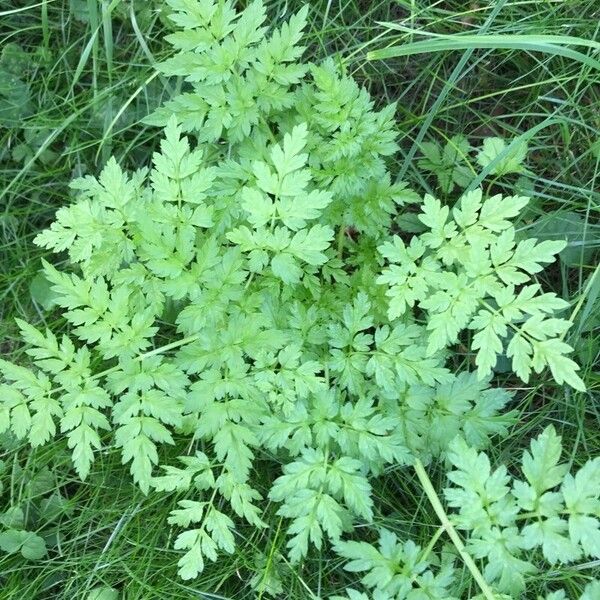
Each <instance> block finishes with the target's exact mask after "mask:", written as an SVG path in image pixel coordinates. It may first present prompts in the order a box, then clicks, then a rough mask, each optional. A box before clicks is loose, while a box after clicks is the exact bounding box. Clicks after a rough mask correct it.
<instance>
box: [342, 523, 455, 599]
mask: <svg viewBox="0 0 600 600" xmlns="http://www.w3.org/2000/svg"><path fill="white" fill-rule="evenodd" d="M335 551H336V552H337V553H338V554H339V555H340V556H342V557H343V558H345V559H347V560H348V561H349V562H347V563H346V564H345V565H344V569H346V570H347V571H352V572H359V573H366V574H365V575H363V577H362V579H361V583H362V584H363V585H364V586H365V587H366V588H369V589H373V590H374V594H373V598H374V599H378V600H379V599H381V600H383V598H390V599H392V598H393V599H394V600H405V599H408V600H419V599H421V598H423V599H424V598H431V599H432V600H433V599H437V600H456V597H455V596H453V595H452V593H451V592H450V589H451V586H452V584H453V582H454V579H455V576H456V575H455V567H454V561H453V559H452V558H450V557H449V555H446V556H444V557H442V558H441V559H440V557H438V556H436V555H434V554H431V553H428V552H426V551H424V549H423V548H421V547H420V546H418V545H416V544H415V543H414V542H412V541H410V540H408V541H406V542H403V543H401V542H399V541H398V539H397V536H396V535H395V534H394V533H392V532H390V531H387V530H385V529H382V530H381V531H380V536H379V543H378V546H377V547H375V546H373V545H371V544H368V543H367V542H347V541H344V542H340V543H338V544H337V545H336V546H335ZM353 595H354V597H356V598H361V595H359V594H358V592H355V591H354V592H352V593H351V595H350V596H349V597H350V598H351V599H352V598H353Z"/></svg>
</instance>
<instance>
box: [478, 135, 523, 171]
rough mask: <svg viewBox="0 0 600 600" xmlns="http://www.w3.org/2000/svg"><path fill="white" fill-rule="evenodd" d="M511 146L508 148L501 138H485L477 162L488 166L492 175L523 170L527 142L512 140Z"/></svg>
mask: <svg viewBox="0 0 600 600" xmlns="http://www.w3.org/2000/svg"><path fill="white" fill-rule="evenodd" d="M511 146H512V147H511V148H510V149H509V147H508V146H507V145H506V142H505V141H504V140H503V139H502V138H496V137H493V138H487V139H485V140H484V141H483V148H482V149H481V150H480V152H479V154H478V155H477V162H478V163H479V164H480V165H481V166H482V167H489V168H490V173H493V174H494V175H508V174H509V173H522V172H523V171H524V170H525V168H524V167H523V161H524V160H525V157H526V156H527V142H524V141H522V140H519V141H514V142H512V143H511Z"/></svg>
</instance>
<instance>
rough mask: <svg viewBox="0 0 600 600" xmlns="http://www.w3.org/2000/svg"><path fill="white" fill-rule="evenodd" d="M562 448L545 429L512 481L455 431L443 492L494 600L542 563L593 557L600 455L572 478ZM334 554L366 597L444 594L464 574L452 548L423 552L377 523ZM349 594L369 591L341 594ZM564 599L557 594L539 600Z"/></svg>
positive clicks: (598, 525)
mask: <svg viewBox="0 0 600 600" xmlns="http://www.w3.org/2000/svg"><path fill="white" fill-rule="evenodd" d="M561 453H562V445H561V439H560V437H559V436H558V435H557V434H556V432H555V430H554V428H553V427H552V426H549V427H547V428H546V429H545V430H544V431H543V432H542V433H541V434H540V435H539V436H538V437H537V438H536V439H534V440H532V441H531V446H530V449H529V450H526V451H525V452H524V453H523V460H522V466H521V472H522V475H523V478H522V479H521V478H517V477H514V478H513V477H511V476H510V475H509V473H508V469H507V468H506V466H504V465H501V466H499V467H497V468H495V469H494V468H492V465H491V463H490V460H489V458H488V456H487V455H486V454H485V453H483V452H477V451H476V450H475V449H473V448H472V447H470V446H469V445H468V444H467V443H466V442H465V441H464V439H463V438H461V437H456V438H455V439H454V440H452V441H451V442H450V444H449V447H448V453H447V457H448V459H449V461H450V463H451V465H452V467H453V470H451V471H450V472H449V473H448V479H449V480H450V483H451V484H452V485H451V487H448V488H447V489H446V490H445V491H444V494H445V497H446V501H447V503H448V506H449V507H450V508H455V509H456V512H454V513H453V512H450V513H449V517H450V520H451V521H452V522H453V524H454V526H455V527H457V528H458V529H459V530H461V531H463V532H465V535H466V549H467V551H468V552H469V553H470V554H471V556H473V557H474V558H476V559H481V560H482V561H483V564H484V568H483V573H484V575H485V578H486V580H487V582H488V583H489V584H490V585H491V587H492V590H493V592H494V593H495V594H496V595H497V597H498V598H506V599H508V600H510V599H512V598H520V597H522V594H523V593H524V592H525V590H526V580H527V579H526V578H527V576H528V575H531V574H535V573H537V572H538V571H539V570H540V569H542V568H546V569H547V568H548V566H549V565H554V566H556V565H557V564H568V563H573V562H576V561H578V560H580V559H592V560H594V559H598V558H600V458H595V459H593V460H589V461H588V462H587V463H585V464H584V465H583V466H582V467H581V468H579V469H578V470H576V472H575V474H573V475H572V474H571V473H569V472H568V465H566V464H564V463H561V461H560V457H561ZM334 550H335V551H336V553H337V554H338V555H339V556H341V557H342V558H344V559H345V560H346V561H347V562H346V563H345V564H344V569H346V570H347V571H351V572H359V573H361V574H362V578H361V583H362V585H363V586H365V588H368V589H370V590H373V596H372V597H373V598H382V599H383V598H390V599H392V598H393V599H394V600H401V599H404V598H407V599H409V600H412V599H414V600H417V599H418V600H420V599H421V598H430V599H438V600H450V599H451V598H454V597H455V595H453V594H457V592H456V590H457V589H459V588H458V587H457V585H458V583H459V581H460V579H461V577H463V576H464V575H462V573H461V569H460V565H459V564H456V563H455V560H454V558H451V557H453V556H454V554H453V553H452V551H448V549H446V551H444V552H442V555H441V556H440V557H438V556H436V555H435V554H434V553H433V552H432V549H431V548H427V549H423V548H421V547H419V546H418V545H416V544H415V543H414V542H412V541H411V540H407V541H403V542H400V541H399V540H398V538H397V536H396V534H394V533H392V532H390V531H387V530H385V529H383V530H381V531H380V539H379V543H378V545H373V544H370V543H367V542H356V541H340V542H338V543H337V544H336V545H335V546H334ZM542 565H545V567H543V566H542ZM597 589H598V582H592V583H590V584H589V585H588V587H587V588H586V591H585V593H584V595H583V596H582V597H581V600H584V599H585V600H587V599H588V597H589V598H594V597H595V596H594V595H593V594H594V593H596V592H597ZM589 594H592V595H591V596H590V595H589ZM348 597H349V598H350V599H354V598H363V597H370V596H366V595H361V593H360V592H358V591H355V590H350V591H349V594H348ZM458 597H462V596H458ZM484 597H485V596H484V595H481V596H480V595H478V596H477V597H476V598H477V599H478V600H480V599H481V598H484ZM566 598H567V597H566V596H565V595H564V593H563V592H560V591H559V592H554V593H551V594H550V595H548V597H547V600H561V599H566ZM472 600H475V597H473V598H472Z"/></svg>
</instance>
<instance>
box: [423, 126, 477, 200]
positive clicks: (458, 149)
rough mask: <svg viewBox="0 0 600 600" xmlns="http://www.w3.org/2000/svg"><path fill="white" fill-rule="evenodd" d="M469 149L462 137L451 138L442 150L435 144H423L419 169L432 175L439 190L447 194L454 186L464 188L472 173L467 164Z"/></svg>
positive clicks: (466, 141)
mask: <svg viewBox="0 0 600 600" xmlns="http://www.w3.org/2000/svg"><path fill="white" fill-rule="evenodd" d="M470 149H471V147H470V145H469V141H468V140H467V139H466V138H465V137H464V136H462V135H455V136H453V137H451V138H450V139H449V140H448V141H447V142H446V145H445V146H444V148H443V149H441V148H440V147H439V146H438V145H437V144H436V143H435V142H423V143H422V144H421V152H422V154H423V158H422V159H421V160H420V161H419V167H421V169H423V170H424V171H429V172H431V173H434V174H435V176H436V179H437V182H438V186H439V188H440V190H441V191H442V192H443V193H444V194H449V193H450V192H452V190H453V189H454V187H455V186H456V185H458V186H459V187H462V188H464V187H466V186H467V185H469V183H470V182H471V179H472V173H471V170H470V169H469V167H468V164H467V158H468V155H469V151H470Z"/></svg>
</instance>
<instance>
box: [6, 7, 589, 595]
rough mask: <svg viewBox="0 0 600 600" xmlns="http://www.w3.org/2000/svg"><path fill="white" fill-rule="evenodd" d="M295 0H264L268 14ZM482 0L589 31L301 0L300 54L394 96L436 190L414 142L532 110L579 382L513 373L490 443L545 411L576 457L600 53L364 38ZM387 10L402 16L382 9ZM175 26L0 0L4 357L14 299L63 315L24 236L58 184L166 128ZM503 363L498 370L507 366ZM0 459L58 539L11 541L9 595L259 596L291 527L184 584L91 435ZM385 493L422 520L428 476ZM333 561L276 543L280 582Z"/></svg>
mask: <svg viewBox="0 0 600 600" xmlns="http://www.w3.org/2000/svg"><path fill="white" fill-rule="evenodd" d="M240 4H241V5H244V2H240ZM301 4H302V2H299V1H298V0H289V1H281V0H278V1H272V2H269V3H268V5H269V11H270V14H271V15H272V19H273V20H274V22H278V21H279V20H280V19H281V18H282V17H283V16H286V15H289V14H291V13H292V12H294V11H296V10H297V9H298V8H299V7H300V6H301ZM490 4H492V5H494V6H496V5H498V4H500V5H501V6H500V10H496V12H497V16H496V17H495V18H494V19H493V20H491V23H489V29H488V33H493V34H506V33H510V34H526V35H532V36H539V35H541V34H555V35H570V36H578V37H581V38H584V39H588V40H598V39H599V30H600V4H599V3H598V2H597V1H596V0H520V1H512V2H509V1H504V2H503V1H502V0H499V2H496V3H488V2H485V1H480V2H477V1H473V2H468V1H466V0H456V1H455V0H448V1H438V2H430V1H429V0H383V1H378V0H373V1H369V0H363V1H359V0H316V1H313V2H311V3H310V5H311V11H310V17H309V18H310V29H309V32H308V40H309V43H310V46H309V49H308V54H309V58H311V59H313V60H315V61H318V60H322V59H323V58H325V57H327V56H332V55H333V56H341V57H344V59H345V61H346V63H347V65H348V66H349V71H350V72H351V73H352V74H353V76H354V77H355V78H356V79H357V80H358V82H359V83H360V84H362V85H364V86H365V87H367V88H368V89H369V91H370V92H371V94H373V96H374V97H376V98H378V99H380V100H381V103H382V104H384V103H386V102H389V101H394V100H398V101H399V102H398V114H397V119H398V122H399V129H400V131H402V132H403V133H402V137H401V140H400V142H401V146H402V151H401V153H400V154H399V156H398V157H397V160H398V171H400V172H402V173H404V176H405V177H406V178H407V179H408V180H410V181H411V183H412V185H413V186H414V187H415V189H418V190H419V191H420V192H423V191H429V192H433V193H436V194H437V195H438V196H440V195H441V196H442V197H443V194H442V193H441V192H440V190H438V189H436V181H435V180H434V179H433V178H431V179H429V178H427V177H426V175H427V173H424V172H423V170H422V169H420V168H419V167H418V159H419V157H420V156H421V153H420V151H419V147H420V142H422V141H436V142H438V143H441V144H444V143H445V142H446V141H447V140H448V139H449V138H450V137H452V136H453V135H456V134H463V135H465V136H467V137H468V138H469V141H470V142H471V143H472V145H479V144H480V141H481V139H482V138H483V137H486V136H490V135H492V136H499V137H504V138H513V137H515V136H518V135H520V134H522V133H524V132H526V131H530V130H531V129H532V128H534V127H536V126H540V128H539V130H538V131H537V133H536V134H535V136H534V137H533V139H532V140H531V141H530V143H529V148H530V153H529V157H528V167H529V169H530V172H529V173H528V174H525V175H524V176H523V177H522V178H520V179H519V181H518V182H517V184H516V185H518V187H519V188H520V192H521V193H523V192H525V193H528V194H532V195H533V198H534V200H533V202H532V204H531V207H530V208H528V212H527V213H526V214H524V215H523V218H522V219H521V222H520V225H519V227H520V228H522V229H526V230H529V234H530V235H532V236H533V235H535V236H537V237H543V238H547V239H557V238H564V237H566V238H567V239H568V241H569V245H568V247H567V248H566V249H565V250H564V251H563V253H562V254H561V257H560V263H559V264H558V265H557V266H555V267H553V268H552V269H549V270H548V271H547V272H545V274H544V275H543V276H544V278H545V281H544V284H545V288H546V289H547V290H548V291H550V290H554V291H556V292H557V294H558V295H559V296H561V297H563V298H565V299H567V300H570V301H571V302H572V303H573V305H574V306H578V307H579V310H578V313H577V317H576V319H575V324H574V327H573V328H572V330H571V331H570V333H569V337H570V339H569V340H568V341H569V343H570V344H572V345H573V346H574V347H575V348H576V359H577V360H578V361H579V363H580V364H581V366H582V377H583V379H584V381H585V382H586V385H587V387H588V392H587V393H586V394H574V393H573V392H572V391H571V390H569V389H568V388H563V387H559V386H556V385H554V384H552V383H550V382H549V381H535V382H534V383H533V385H531V386H528V387H527V388H523V389H520V390H519V391H518V394H517V399H518V404H517V406H516V408H517V409H518V411H519V414H520V419H519V424H518V425H517V426H515V427H514V428H513V429H512V431H511V435H510V437H509V438H508V439H505V440H503V441H502V442H501V443H499V444H497V445H496V446H495V447H494V450H493V453H494V458H495V459H497V460H498V461H503V462H505V463H507V464H508V465H509V466H510V465H512V464H516V463H517V462H518V461H519V459H520V456H521V452H522V449H523V447H525V446H526V445H527V444H528V442H529V440H530V438H531V437H532V436H533V435H536V434H538V433H539V432H540V431H541V429H542V428H543V427H544V426H545V425H547V424H548V423H553V424H554V425H555V427H556V429H557V431H558V432H559V433H561V434H562V435H563V440H564V446H565V448H567V449H570V455H569V456H568V457H567V458H568V460H570V461H571V462H572V463H573V464H574V465H578V464H582V463H583V462H585V460H586V459H588V458H589V457H590V456H593V455H595V454H597V453H598V448H599V447H600V443H599V440H600V428H599V425H600V419H599V414H598V413H599V409H600V403H599V389H600V386H599V381H600V374H599V370H598V364H599V362H598V361H599V354H600V342H599V340H600V300H599V298H598V296H599V294H600V276H598V275H597V273H598V266H597V265H598V257H599V254H600V253H599V247H600V222H599V219H598V217H599V209H600V71H599V70H595V69H594V67H593V66H588V65H585V64H582V63H580V62H576V61H573V60H571V59H570V58H566V57H562V56H556V55H552V54H548V53H540V52H535V51H524V50H507V49H501V48H489V49H478V50H474V51H473V52H472V53H471V54H470V55H467V54H466V52H465V51H449V52H443V53H434V54H430V53H425V54H419V55H414V56H406V57H398V58H392V59H389V60H384V61H375V60H368V56H367V52H368V51H370V50H376V49H381V48H385V47H387V46H390V45H395V44H400V43H407V42H413V41H418V40H421V39H430V38H427V37H423V36H422V33H423V32H426V33H429V34H447V35H455V34H465V33H477V32H478V31H480V30H481V27H482V26H483V24H484V23H485V22H486V21H488V20H489V18H490V14H491V12H492V8H493V6H490ZM497 8H498V7H497V6H496V9H497ZM389 22H393V23H396V24H401V25H402V28H401V29H392V28H390V27H389V26H385V25H382V23H389ZM168 30H169V23H168V20H167V19H166V18H165V14H164V8H163V4H162V2H160V1H158V0H130V1H125V0H113V1H112V2H110V1H109V0H54V1H52V0H47V1H46V0H42V1H39V2H35V1H33V0H7V1H5V2H2V4H1V7H0V331H1V332H2V335H1V338H0V344H1V346H0V347H1V350H2V356H3V358H8V359H10V360H19V355H20V352H21V350H20V346H19V344H18V343H17V341H16V340H17V337H18V336H17V331H16V325H15V323H14V317H24V318H27V319H29V320H31V321H33V322H36V321H39V322H45V323H47V324H49V323H52V321H53V320H55V319H56V320H57V315H56V314H54V313H53V312H51V311H50V312H48V311H46V310H45V307H44V298H45V289H44V287H43V280H42V279H41V278H40V277H38V276H37V275H38V271H39V269H40V266H41V262H40V258H41V257H42V256H43V251H41V250H40V249H39V248H37V247H36V246H34V245H33V243H32V239H33V237H34V236H35V235H36V234H37V233H38V232H39V231H40V230H41V229H42V228H44V227H45V226H47V225H48V224H49V223H50V222H51V220H52V218H53V215H54V212H55V211H56V209H57V208H59V207H60V206H62V205H64V204H65V203H67V202H69V193H70V192H69V190H68V187H67V185H68V183H69V181H70V180H71V179H72V178H73V177H74V176H78V175H82V174H85V173H97V172H98V171H99V169H100V168H101V166H102V165H103V164H104V162H105V161H106V160H107V159H108V157H109V156H110V155H113V154H114V155H115V156H116V157H117V159H118V161H119V162H120V163H121V164H122V165H123V166H124V167H127V168H136V167H138V166H140V165H142V164H147V162H148V159H149V157H150V155H151V153H152V151H153V150H154V149H155V148H156V147H157V141H158V137H159V136H158V135H157V130H156V129H155V128H152V127H147V126H144V125H142V124H141V123H140V119H141V118H142V117H143V116H145V115H147V114H148V113H149V112H150V111H151V110H153V109H154V108H155V107H156V106H157V105H158V104H160V102H161V101H162V100H163V99H165V98H168V97H169V95H170V94H171V93H172V86H175V85H177V82H173V81H166V80H164V79H163V78H162V77H161V76H159V75H157V74H156V72H155V70H154V68H153V65H154V64H155V63H156V62H157V61H158V60H160V59H161V58H162V57H163V56H165V53H166V52H167V47H166V44H165V43H164V42H163V41H162V39H163V36H164V34H165V33H166V32H167V31H168ZM542 124H543V125H542ZM506 192H507V193H511V192H512V190H508V189H507V190H506ZM498 381H499V383H500V384H502V374H499V375H498ZM507 385H509V386H511V385H514V384H511V383H510V382H508V383H507ZM15 450H17V452H15ZM0 459H1V460H3V461H4V462H3V467H2V468H1V469H3V472H2V473H0V478H1V479H0V481H1V482H2V484H3V487H4V489H3V490H2V489H1V488H0V522H1V523H2V524H4V525H6V526H9V525H11V524H14V519H17V521H18V519H23V518H25V519H27V520H28V522H29V523H33V524H34V528H35V524H36V523H38V524H39V527H40V528H42V526H43V535H44V536H47V537H48V538H49V539H53V540H54V541H55V542H56V543H57V546H56V548H57V549H58V554H57V555H55V556H54V558H53V559H51V560H50V559H48V560H40V561H33V562H29V563H28V562H27V561H24V560H23V559H22V557H19V556H18V555H17V557H14V556H11V557H9V556H6V555H3V556H1V557H0V573H1V575H0V577H1V579H2V582H1V583H2V587H1V588H0V600H9V599H11V600H12V599H14V600H22V599H24V598H31V599H37V598H39V599H42V598H57V599H67V598H68V599H72V598H87V597H88V594H89V593H90V591H92V590H94V589H98V586H109V587H111V586H114V587H116V588H120V589H121V593H122V597H123V598H127V599H136V600H137V599H142V598H143V599H146V598H147V599H151V598H152V599H154V598H156V599H158V598H168V599H171V598H172V599H178V598H182V599H183V598H206V599H209V598H211V599H218V598H235V599H236V600H237V599H242V598H254V597H256V594H255V592H254V591H253V590H252V586H251V578H252V571H253V570H255V569H256V566H257V565H256V555H257V552H258V551H259V550H260V551H261V552H267V553H268V552H270V551H271V549H273V548H274V547H275V546H276V545H280V544H282V543H283V540H282V537H281V536H278V532H277V531H274V530H267V531H265V532H260V533H258V532H257V533H256V535H255V536H254V537H251V538H249V539H247V540H246V541H245V543H244V544H243V545H242V546H241V551H240V552H239V553H238V554H236V555H234V556H233V557H231V558H228V559H226V560H220V561H219V562H218V563H217V564H216V565H215V566H214V567H211V568H210V569H207V571H206V572H205V573H204V574H203V575H202V576H201V577H200V578H199V579H198V580H196V581H194V582H193V583H189V584H187V583H185V582H183V581H181V580H178V579H177V578H176V575H175V571H176V562H177V555H176V553H175V552H174V551H173V550H172V549H171V544H170V541H171V540H170V539H169V531H168V528H167V526H166V524H165V521H166V512H167V509H165V507H164V506H163V498H162V497H161V496H160V495H157V496H149V497H143V496H142V495H141V494H140V493H139V492H135V491H134V489H133V486H132V484H131V482H130V478H129V476H128V473H127V471H126V470H125V469H122V468H121V467H120V465H119V459H118V457H117V456H116V455H114V456H112V455H110V454H106V455H101V456H100V457H99V458H98V460H97V461H96V463H95V470H96V473H95V474H93V475H92V476H91V477H90V478H89V479H88V480H87V482H86V483H85V484H82V483H81V482H80V481H78V480H77V479H76V477H75V476H74V474H73V471H72V470H71V469H70V468H68V466H67V465H68V464H69V458H68V454H67V453H65V452H64V448H63V447H62V446H61V445H60V444H59V443H56V444H54V445H49V446H45V447H43V448H42V449H40V450H38V451H36V452H35V454H29V452H28V451H27V449H26V448H18V447H11V446H9V445H7V443H6V442H5V441H3V442H1V443H0ZM376 493H377V496H378V499H379V502H381V503H382V504H383V505H385V506H386V507H387V509H388V512H389V513H390V514H395V515H396V518H397V523H398V528H399V530H404V531H411V532H415V531H417V532H418V531H419V529H420V528H423V527H427V526H428V525H430V524H428V523H423V522H422V518H423V515H424V514H425V513H423V514H419V515H415V512H414V506H415V505H417V504H418V503H419V498H420V497H421V496H422V492H421V490H420V487H419V485H418V482H417V481H416V480H414V475H412V474H410V473H404V472H403V474H402V477H399V476H394V475H392V476H390V477H388V478H386V479H385V482H384V483H382V485H381V487H380V488H379V489H377V490H376ZM408 499H410V501H408ZM422 501H423V502H424V500H422ZM19 509H20V512H19ZM414 535H417V536H418V534H414ZM338 566H339V565H338V564H337V561H336V560H334V559H332V557H330V556H327V555H326V554H325V553H324V554H323V555H322V556H320V557H318V558H316V559H314V560H311V561H309V562H307V563H306V564H305V565H304V566H303V568H302V569H291V568H290V567H289V566H287V565H286V564H285V563H282V564H281V565H279V567H278V568H279V569H280V570H281V571H282V573H281V574H282V576H283V577H284V579H285V581H286V591H285V597H286V598H298V599H301V598H313V597H315V596H313V592H314V593H316V594H320V595H322V596H323V597H326V596H327V594H328V593H329V591H330V590H331V589H333V588H335V587H336V585H337V586H338V587H339V585H340V584H341V582H336V581H333V580H332V577H331V576H330V574H331V573H332V571H333V570H334V569H335V568H337V567H338ZM583 567H584V569H585V570H586V574H587V575H592V574H594V571H595V573H596V576H598V565H594V564H590V565H584V566H583ZM553 578H554V579H553ZM553 580H556V583H557V585H559V586H561V587H564V588H565V589H566V590H567V592H572V594H573V595H577V594H578V593H579V592H580V591H581V587H582V586H581V578H580V573H579V572H578V569H577V568H572V569H566V570H561V571H560V573H546V574H544V575H543V576H541V577H540V579H539V586H540V589H542V588H543V587H544V585H545V584H546V583H548V582H549V581H553ZM311 590H312V592H311ZM533 591H534V592H535V590H533ZM97 600H110V596H108V597H106V598H98V599H97Z"/></svg>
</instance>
